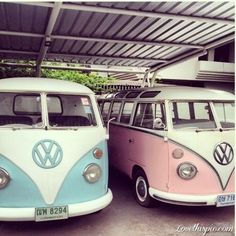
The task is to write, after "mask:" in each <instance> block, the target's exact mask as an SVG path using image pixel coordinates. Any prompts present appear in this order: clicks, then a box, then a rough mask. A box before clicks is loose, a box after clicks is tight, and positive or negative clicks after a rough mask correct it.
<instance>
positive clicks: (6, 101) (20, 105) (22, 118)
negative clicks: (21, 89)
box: [0, 93, 41, 128]
mask: <svg viewBox="0 0 236 236" xmlns="http://www.w3.org/2000/svg"><path fill="white" fill-rule="evenodd" d="M39 120H41V97H40V94H28V93H0V127H14V128H24V127H29V128H30V127H33V125H37V124H38V122H39Z"/></svg>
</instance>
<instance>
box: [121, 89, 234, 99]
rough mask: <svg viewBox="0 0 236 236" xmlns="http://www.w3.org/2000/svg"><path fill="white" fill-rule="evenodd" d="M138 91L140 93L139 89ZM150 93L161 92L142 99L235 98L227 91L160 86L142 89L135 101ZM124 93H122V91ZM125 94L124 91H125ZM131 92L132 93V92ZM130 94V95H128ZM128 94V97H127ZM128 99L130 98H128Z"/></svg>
mask: <svg viewBox="0 0 236 236" xmlns="http://www.w3.org/2000/svg"><path fill="white" fill-rule="evenodd" d="M136 91H139V89H137V90H136ZM148 91H160V92H159V93H157V94H156V95H154V97H152V98H141V99H144V100H145V99H147V100H157V99H158V100H208V101H209V100H231V101H232V100H234V99H235V96H234V95H233V94H232V93H230V92H226V91H222V90H216V89H208V88H199V87H187V86H160V87H154V88H146V89H140V94H139V95H138V97H137V98H135V99H140V96H141V97H142V94H144V93H145V92H148ZM121 92H122V91H121ZM123 92H124V91H123ZM130 92H132V91H131V90H130ZM127 94H128V93H127ZM127 94H126V95H127ZM127 99H128V98H127Z"/></svg>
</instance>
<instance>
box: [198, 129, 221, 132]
mask: <svg viewBox="0 0 236 236" xmlns="http://www.w3.org/2000/svg"><path fill="white" fill-rule="evenodd" d="M195 131H196V132H197V133H199V132H204V131H221V130H220V129H217V128H208V129H196V130H195Z"/></svg>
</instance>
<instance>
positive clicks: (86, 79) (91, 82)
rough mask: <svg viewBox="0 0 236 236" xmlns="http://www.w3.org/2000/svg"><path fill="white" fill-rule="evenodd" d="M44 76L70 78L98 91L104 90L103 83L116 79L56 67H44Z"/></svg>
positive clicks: (69, 79)
mask: <svg viewBox="0 0 236 236" xmlns="http://www.w3.org/2000/svg"><path fill="white" fill-rule="evenodd" d="M42 77H46V78H54V79H61V80H68V81H72V82H76V83H79V84H83V85H85V86H87V87H89V88H90V89H92V90H93V91H94V92H96V93H99V92H101V91H102V90H103V88H102V86H103V85H106V84H110V83H112V82H114V81H115V79H114V78H110V77H102V76H99V75H98V74H96V73H91V74H85V73H82V72H79V71H72V70H54V69H42Z"/></svg>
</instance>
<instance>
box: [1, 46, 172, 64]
mask: <svg viewBox="0 0 236 236" xmlns="http://www.w3.org/2000/svg"><path fill="white" fill-rule="evenodd" d="M0 53H10V54H22V55H24V54H25V55H38V53H37V52H33V51H20V50H7V49H0ZM47 55H48V56H51V57H56V58H59V57H63V58H75V59H80V58H86V59H87V60H90V59H91V58H92V59H94V60H96V59H105V60H113V59H115V60H133V61H143V62H144V61H145V62H156V63H166V62H168V60H164V59H155V58H140V57H118V56H99V55H84V54H63V53H47Z"/></svg>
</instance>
